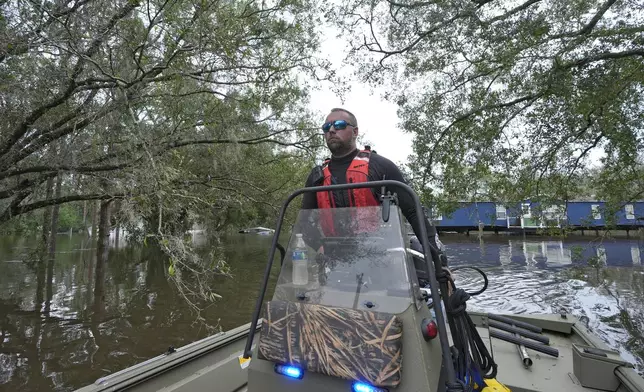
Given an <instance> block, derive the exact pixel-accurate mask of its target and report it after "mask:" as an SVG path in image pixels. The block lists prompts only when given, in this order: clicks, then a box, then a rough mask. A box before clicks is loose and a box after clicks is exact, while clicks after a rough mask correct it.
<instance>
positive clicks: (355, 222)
mask: <svg viewBox="0 0 644 392" xmlns="http://www.w3.org/2000/svg"><path fill="white" fill-rule="evenodd" d="M370 157H371V151H369V150H363V151H360V152H359V153H358V154H357V155H356V156H355V158H353V160H352V161H351V164H350V165H349V167H348V168H347V172H346V178H347V183H360V182H367V181H369V158H370ZM329 162H331V160H330V159H327V160H325V161H324V164H323V174H324V182H323V183H322V185H324V186H327V185H331V177H332V175H331V170H329ZM347 192H349V207H374V206H379V205H380V202H379V201H378V199H376V197H375V196H374V195H373V192H372V190H371V188H360V189H349V190H347ZM316 196H317V202H318V208H319V209H322V211H320V219H321V225H322V230H323V231H324V234H325V235H326V236H327V237H333V236H336V230H335V226H334V222H333V215H332V214H331V211H328V210H327V211H324V209H329V208H336V205H335V200H334V199H333V194H332V193H331V192H330V191H326V192H317V194H316ZM352 215H353V216H352V219H351V221H352V222H351V227H352V230H351V231H352V232H353V233H354V234H358V233H364V232H371V231H375V230H377V229H378V227H379V225H380V222H379V219H380V217H379V214H374V213H373V211H372V210H365V209H360V208H358V209H356V210H355V211H354V212H353V214H352Z"/></svg>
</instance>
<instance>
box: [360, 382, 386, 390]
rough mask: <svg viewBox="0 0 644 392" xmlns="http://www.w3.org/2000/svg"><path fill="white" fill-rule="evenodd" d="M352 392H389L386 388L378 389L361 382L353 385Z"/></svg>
mask: <svg viewBox="0 0 644 392" xmlns="http://www.w3.org/2000/svg"><path fill="white" fill-rule="evenodd" d="M352 389H353V392H389V390H388V389H386V388H378V387H374V386H373V385H369V384H365V383H363V382H355V383H353V388H352Z"/></svg>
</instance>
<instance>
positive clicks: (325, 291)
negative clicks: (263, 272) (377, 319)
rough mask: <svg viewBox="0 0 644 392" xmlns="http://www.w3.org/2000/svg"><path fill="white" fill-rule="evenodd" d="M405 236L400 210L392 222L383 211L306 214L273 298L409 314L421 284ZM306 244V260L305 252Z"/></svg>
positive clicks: (394, 211) (334, 210)
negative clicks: (384, 218)
mask: <svg viewBox="0 0 644 392" xmlns="http://www.w3.org/2000/svg"><path fill="white" fill-rule="evenodd" d="M298 234H301V238H299V239H298ZM405 234H406V230H404V228H403V227H402V223H401V218H400V213H399V210H398V208H397V207H392V208H391V210H390V217H389V220H388V221H387V222H384V221H383V220H382V211H381V207H380V206H378V207H360V208H330V209H314V210H301V211H300V212H299V214H298V217H297V220H296V222H295V224H294V226H293V231H292V234H291V238H290V240H289V244H288V247H287V249H286V257H285V259H284V264H283V266H282V269H281V271H280V276H279V278H278V281H277V286H276V289H275V294H274V297H273V298H274V299H275V300H287V301H292V302H304V303H313V304H322V305H328V306H338V307H346V308H353V309H361V310H374V311H379V312H387V313H400V312H403V311H404V310H406V309H407V308H408V307H409V305H410V304H412V303H414V301H415V300H414V296H413V292H414V290H415V288H412V282H417V280H416V272H415V270H414V269H413V268H410V258H409V257H408V254H407V251H406V249H405V248H406V240H407V238H406V235H405ZM302 240H303V242H304V243H305V244H306V252H304V253H305V254H306V257H303V253H302V252H300V251H299V248H301V246H302V243H301V241H302ZM298 244H299V245H298ZM320 248H322V249H323V250H322V252H323V253H320V254H318V253H317V250H318V249H320Z"/></svg>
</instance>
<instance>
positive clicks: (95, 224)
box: [90, 201, 100, 240]
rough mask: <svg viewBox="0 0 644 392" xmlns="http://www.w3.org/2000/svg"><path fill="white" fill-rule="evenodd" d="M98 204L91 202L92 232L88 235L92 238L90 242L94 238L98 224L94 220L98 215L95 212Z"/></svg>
mask: <svg viewBox="0 0 644 392" xmlns="http://www.w3.org/2000/svg"><path fill="white" fill-rule="evenodd" d="M99 203H100V202H99V201H92V231H91V234H90V236H91V237H92V240H94V239H95V238H96V226H97V224H98V222H97V219H96V217H97V215H98V214H97V211H96V210H97V208H96V207H97V206H98V204H99Z"/></svg>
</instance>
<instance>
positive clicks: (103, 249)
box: [96, 200, 112, 265]
mask: <svg viewBox="0 0 644 392" xmlns="http://www.w3.org/2000/svg"><path fill="white" fill-rule="evenodd" d="M111 206H112V201H111V200H106V201H103V202H101V209H100V218H99V222H98V241H97V243H96V256H97V259H98V263H105V262H107V256H108V252H109V249H110V218H111V210H112V209H111ZM97 265H98V264H97Z"/></svg>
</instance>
